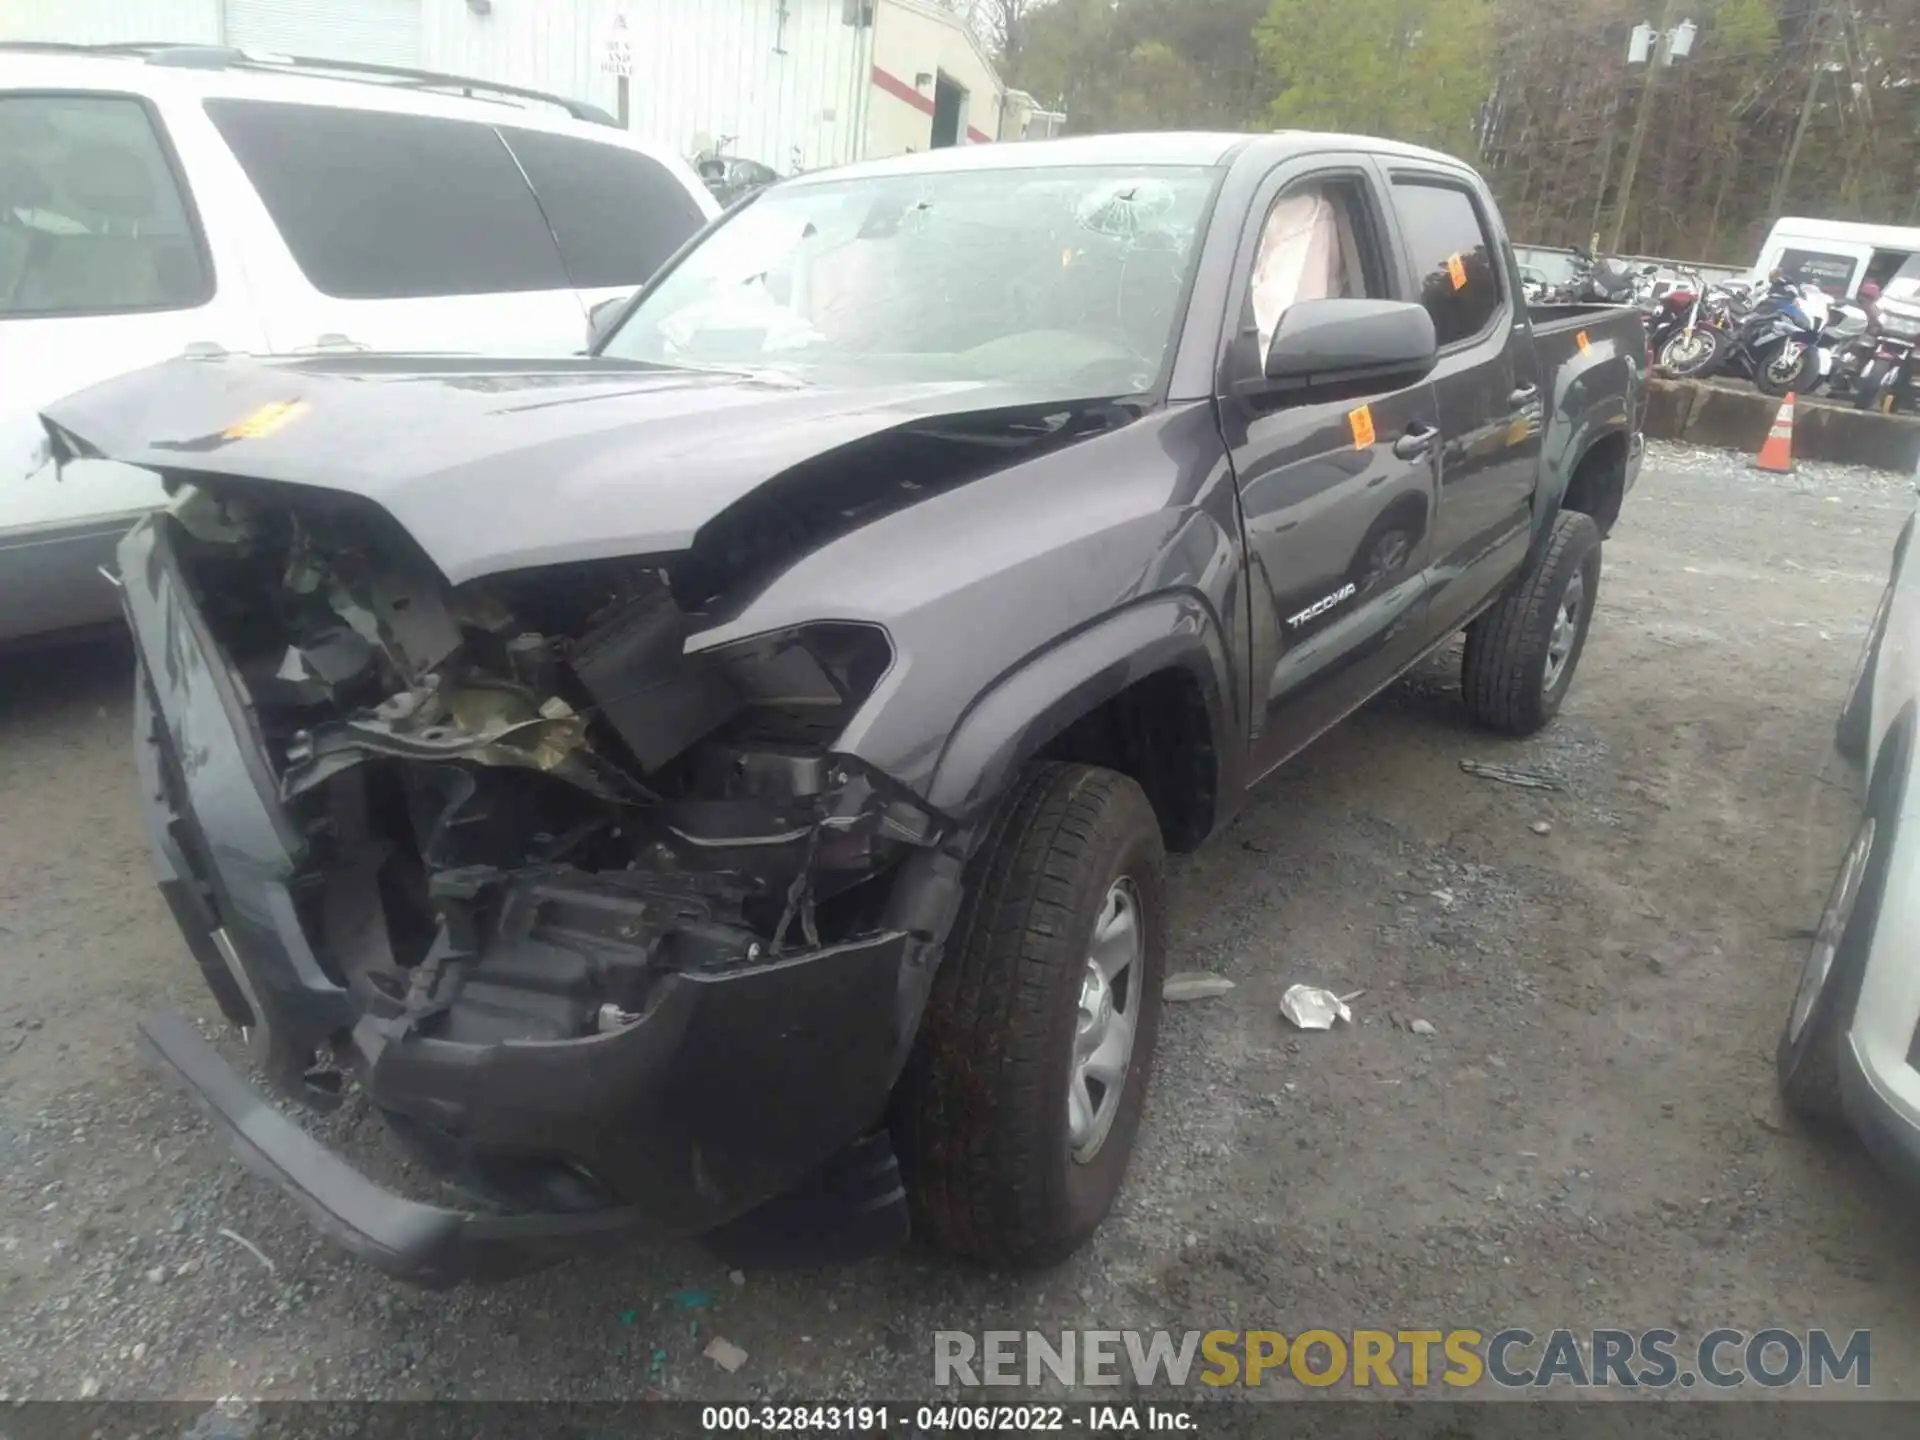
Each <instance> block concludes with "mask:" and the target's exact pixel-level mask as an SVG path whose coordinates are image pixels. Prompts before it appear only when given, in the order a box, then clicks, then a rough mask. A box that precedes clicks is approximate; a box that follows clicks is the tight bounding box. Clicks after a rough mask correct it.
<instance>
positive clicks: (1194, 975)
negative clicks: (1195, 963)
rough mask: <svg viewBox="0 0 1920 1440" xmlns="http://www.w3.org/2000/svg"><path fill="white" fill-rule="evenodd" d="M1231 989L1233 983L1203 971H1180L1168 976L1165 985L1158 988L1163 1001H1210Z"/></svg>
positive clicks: (1224, 977)
mask: <svg viewBox="0 0 1920 1440" xmlns="http://www.w3.org/2000/svg"><path fill="white" fill-rule="evenodd" d="M1231 989H1233V981H1231V980H1229V979H1227V977H1226V976H1224V975H1209V974H1207V972H1206V971H1204V970H1182V971H1181V972H1180V973H1179V974H1178V975H1169V976H1168V977H1167V979H1166V983H1165V984H1163V985H1162V986H1161V987H1160V998H1161V999H1163V1000H1171V1001H1175V1002H1178V1001H1181V1000H1211V999H1213V997H1214V996H1216V995H1224V994H1226V993H1227V992H1228V991H1229V990H1231Z"/></svg>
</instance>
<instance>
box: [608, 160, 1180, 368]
mask: <svg viewBox="0 0 1920 1440" xmlns="http://www.w3.org/2000/svg"><path fill="white" fill-rule="evenodd" d="M1213 182H1214V172H1213V171H1211V170H1209V169H1206V168H1203V167H1197V166H1180V167H1174V166H1108V165H1101V166H1075V167H1049V168H1044V169H1034V170H970V171H953V172H946V173H937V172H936V173H930V174H920V175H893V176H885V177H868V178H849V179H847V180H843V181H821V182H816V183H811V184H806V185H798V186H794V187H792V188H790V189H783V190H774V191H770V192H768V193H767V194H765V195H764V196H762V197H761V198H760V199H759V200H758V201H756V202H755V203H754V204H752V205H751V206H749V207H747V208H746V209H745V210H743V211H741V212H740V214H738V215H737V216H735V217H734V218H733V219H732V220H730V221H728V222H727V223H726V224H725V225H723V226H722V227H721V228H720V229H718V230H716V231H715V232H714V233H713V234H712V235H711V237H709V238H708V239H707V241H706V242H705V243H704V244H702V245H701V246H700V247H699V248H698V249H696V250H695V251H693V253H692V254H690V255H688V256H687V258H686V259H685V260H683V261H682V262H681V264H680V265H679V266H678V268H676V269H675V270H674V271H673V272H672V273H671V274H670V275H668V276H667V277H666V278H665V279H664V280H663V281H662V282H661V283H660V285H659V287H658V288H657V289H656V290H655V291H654V292H653V293H652V294H651V295H649V296H647V298H646V299H645V300H644V301H642V302H641V304H640V305H639V306H638V307H637V308H636V309H635V310H634V312H633V314H632V315H631V316H629V317H628V319H627V322H626V324H625V325H624V326H622V327H621V329H620V330H619V331H618V332H617V333H616V334H614V335H613V336H612V338H611V339H610V340H609V341H608V343H607V345H606V347H605V350H604V353H605V354H607V355H610V356H615V357H618V358H621V359H629V360H643V361H651V362H653V363H656V364H664V365H673V366H685V367H692V368H730V367H741V368H753V369H774V370H779V371H785V372H789V373H791V374H793V375H795V376H797V377H798V378H801V379H817V380H820V381H822V382H827V383H853V384H861V383H880V382H891V381H900V380H932V381H948V380H989V381H1009V382H1014V383H1018V384H1022V385H1024V386H1027V387H1030V388H1032V389H1033V390H1035V391H1036V392H1043V393H1045V394H1046V395H1047V396H1048V397H1049V398H1055V397H1057V398H1063V399H1064V398H1073V397H1080V396H1094V395H1105V394H1128V393H1137V392H1141V391H1146V390H1150V389H1152V388H1153V386H1154V384H1155V382H1156V379H1157V377H1158V375H1159V373H1160V371H1161V369H1162V367H1163V365H1164V363H1165V361H1166V357H1167V351H1168V348H1169V346H1170V345H1171V343H1172V336H1173V327H1174V320H1175V318H1176V315H1177V312H1178V311H1179V308H1180V297H1181V295H1182V293H1183V291H1184V289H1185V284H1186V279H1187V272H1188V269H1189V267H1190V265H1191V262H1192V259H1193V256H1194V252H1195V250H1196V248H1197V245H1198V234H1199V231H1200V228H1201V224H1202V221H1203V220H1204V218H1205V214H1206V208H1207V202H1208V199H1209V197H1210V195H1211V194H1212V189H1213Z"/></svg>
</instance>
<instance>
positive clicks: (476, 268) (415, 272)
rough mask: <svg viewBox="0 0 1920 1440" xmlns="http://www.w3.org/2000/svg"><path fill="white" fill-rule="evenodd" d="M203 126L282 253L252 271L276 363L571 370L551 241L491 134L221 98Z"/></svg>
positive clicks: (570, 339) (570, 308)
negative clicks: (455, 354)
mask: <svg viewBox="0 0 1920 1440" xmlns="http://www.w3.org/2000/svg"><path fill="white" fill-rule="evenodd" d="M206 108H207V114H208V116H209V118H210V119H211V120H212V122H213V125H214V127H215V128H216V129H217V130H218V131H219V133H220V135H221V137H222V138H223V139H224V140H225V142H226V144H227V145H228V146H229V147H230V148H231V149H232V151H233V154H234V156H235V157H236V158H237V159H238V161H239V163H240V167H241V169H242V170H244V171H245V173H246V178H247V180H248V182H249V183H250V185H251V187H252V189H253V191H254V192H256V193H257V195H258V203H259V205H260V206H261V207H263V209H264V212H265V216H266V218H267V220H268V221H269V222H270V225H271V231H272V232H277V235H278V239H279V240H280V241H281V242H283V244H282V245H262V246H260V247H257V248H258V250H259V252H260V253H259V254H257V255H254V254H250V255H249V267H250V270H251V272H252V274H253V278H254V282H255V286H256V288H257V289H258V290H259V291H260V293H261V294H262V296H263V297H271V299H272V302H273V303H272V307H271V310H270V312H269V314H268V316H267V324H268V328H269V332H270V338H271V340H272V345H273V348H274V349H275V350H276V351H291V350H297V349H302V348H305V347H308V346H312V345H315V344H317V343H319V342H320V341H321V339H322V338H323V337H325V336H328V335H337V336H340V337H342V338H344V339H346V340H347V341H349V342H351V343H355V344H359V345H363V346H366V347H368V348H371V349H375V350H453V351H476V352H492V353H496V354H505V353H514V354H523V355H564V354H570V353H572V352H573V351H576V350H578V349H579V348H580V345H581V336H582V330H581V326H582V316H581V310H580V301H579V298H578V296H576V295H575V294H574V291H573V284H572V281H571V280H570V279H569V277H568V275H567V270H566V266H565V265H564V264H563V263H562V262H561V258H560V251H559V248H558V247H557V246H556V244H555V243H554V237H553V232H552V230H551V229H550V228H549V227H548V225H547V220H546V217H545V216H544V215H543V214H542V213H541V210H540V206H539V204H538V203H537V202H536V201H535V199H534V195H533V191H532V190H531V189H530V188H529V187H528V184H527V181H526V178H525V177H524V176H523V175H522V174H521V171H520V166H519V165H518V163H516V161H515V160H514V157H513V154H512V152H511V151H509V150H508V149H507V146H506V142H505V141H503V140H502V139H501V137H500V136H499V135H498V134H497V133H496V132H495V129H494V127H493V126H492V125H490V124H482V123H479V122H476V121H469V120H455V119H448V118H445V117H442V116H433V115H407V114H396V113H393V112H389V111H381V110H354V109H345V108H340V107H335V106H329V105H289V104H282V103H280V102H277V101H265V100H250V99H233V98H225V97H222V98H215V99H210V100H208V101H207V102H206Z"/></svg>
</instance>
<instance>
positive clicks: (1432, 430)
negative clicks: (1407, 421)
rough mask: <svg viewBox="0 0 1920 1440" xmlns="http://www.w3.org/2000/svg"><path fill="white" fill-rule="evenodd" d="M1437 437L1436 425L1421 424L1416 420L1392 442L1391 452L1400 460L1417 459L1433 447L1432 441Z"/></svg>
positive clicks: (1438, 429) (1437, 427)
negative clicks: (1404, 432)
mask: <svg viewBox="0 0 1920 1440" xmlns="http://www.w3.org/2000/svg"><path fill="white" fill-rule="evenodd" d="M1439 438H1440V427H1439V426H1438V425H1422V424H1420V423H1419V422H1418V421H1416V422H1415V423H1413V424H1412V425H1409V426H1408V427H1407V433H1406V434H1404V435H1402V436H1401V437H1400V438H1399V439H1398V440H1396V441H1394V442H1393V453H1394V455H1395V456H1396V457H1397V458H1398V459H1401V460H1418V459H1419V458H1420V457H1421V456H1422V455H1425V454H1426V453H1427V452H1428V451H1429V450H1431V449H1433V442H1434V441H1436V440H1438V439H1439Z"/></svg>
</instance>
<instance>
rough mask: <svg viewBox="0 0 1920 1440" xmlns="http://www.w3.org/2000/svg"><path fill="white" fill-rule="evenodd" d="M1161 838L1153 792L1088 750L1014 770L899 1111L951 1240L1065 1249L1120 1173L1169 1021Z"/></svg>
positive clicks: (934, 1214) (907, 1144) (910, 1179)
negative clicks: (1100, 763) (1078, 760)
mask: <svg viewBox="0 0 1920 1440" xmlns="http://www.w3.org/2000/svg"><path fill="white" fill-rule="evenodd" d="M1165 864H1166V855H1165V851H1164V849H1163V847H1162V843H1161V838H1160V827H1159V824H1158V822H1157V821H1156V819H1155V817H1154V813H1153V807H1152V806H1151V805H1150V804H1149V803H1148V801H1147V797H1146V795H1145V794H1144V793H1142V791H1141V789H1140V787H1139V786H1138V785H1137V784H1135V783H1134V782H1133V781H1132V780H1130V779H1128V778H1127V777H1126V776H1124V775H1120V774H1117V773H1116V772H1114V771H1111V770H1104V769H1099V768H1096V767H1094V766H1089V765H1061V764H1042V765H1036V766H1032V767H1029V768H1028V769H1027V770H1025V771H1023V772H1022V773H1021V775H1020V777H1019V780H1018V781H1017V782H1016V784H1015V786H1014V787H1013V790H1012V793H1011V794H1009V796H1008V797H1007V798H1006V800H1005V801H1004V802H1003V803H1002V804H1001V807H1000V809H999V811H998V812H997V814H996V816H995V818H994V821H993V824H992V827H991V829H990V831H989V833H988V835H987V837H986V839H985V841H984V842H983V844H982V846H981V848H980V850H979V852H978V853H977V854H976V855H975V856H974V858H973V861H972V862H971V864H970V866H969V876H968V891H967V899H966V902H965V904H964V906H963V907H962V909H961V913H960V916H959V918H958V920H957V921H956V922H955V925H954V930H953V936H952V938H951V939H950V940H949V941H948V944H947V953H946V956H945V958H944V960H943V961H942V963H941V966H940V972H939V974H938V975H937V976H936V977H935V979H934V985H933V993H932V995H931V997H930V998H929V999H928V1002H927V1010H926V1014H925V1016H924V1017H923V1018H922V1020H921V1024H920V1034H919V1036H918V1038H917V1040H916V1041H915V1044H914V1051H913V1055H912V1057H911V1058H910V1059H909V1061H908V1063H907V1069H906V1073H905V1074H904V1075H903V1076H902V1078H901V1083H900V1087H899V1090H898V1092H897V1093H896V1095H895V1123H894V1130H895V1135H896V1140H897V1143H898V1148H899V1151H900V1155H901V1159H902V1162H903V1166H904V1169H905V1172H906V1178H907V1188H908V1198H909V1201H910V1202H911V1204H912V1207H913V1216H914V1225H915V1228H916V1229H917V1230H919V1232H920V1233H921V1234H922V1235H924V1236H926V1237H927V1238H928V1239H930V1240H932V1241H933V1242H934V1243H935V1244H936V1245H938V1246H940V1247H941V1248H942V1249H945V1250H948V1251H951V1252H954V1253H956V1254H961V1255H967V1256H971V1257H973V1258H975V1259H980V1260H985V1261H989V1262H992V1263H996V1264H1002V1265H1008V1266H1017V1267H1021V1268H1032V1267H1039V1266H1045V1265H1051V1264H1054V1263H1056V1262H1058V1261H1060V1260H1064V1259H1065V1258H1066V1257H1067V1256H1068V1255H1071V1254H1072V1253H1073V1252H1074V1251H1075V1250H1077V1249H1078V1248H1079V1247H1080V1246H1081V1245H1082V1244H1084V1243H1085V1242H1086V1240H1087V1238H1088V1237H1089V1236H1091V1235H1092V1234H1093V1232H1094V1230H1095V1229H1096V1228H1097V1227H1098V1226H1099V1224H1100V1222H1101V1221H1102V1220H1103V1219H1104V1218H1105V1217H1106V1214H1107V1211H1108V1210H1109V1208H1111V1206H1112V1205H1113V1201H1114V1197H1115V1196H1116V1195H1117V1194H1118V1193H1119V1190H1120V1183H1121V1181H1122V1180H1123V1179H1124V1178H1125V1175H1126V1169H1127V1161H1128V1159H1129V1157H1130V1156H1131V1155H1132V1152H1133V1142H1134V1136H1135V1134H1136V1132H1137V1131H1138V1130H1139V1126H1140V1110H1141V1105H1142V1102H1143V1101H1144V1100H1145V1098H1146V1088H1147V1079H1148V1076H1149V1074H1150V1073H1151V1071H1152V1067H1153V1050H1154V1042H1155V1037H1156V1036H1157V1034H1158V1032H1159V1027H1160V986H1161V979H1162V971H1163V969H1164V965H1165V958H1164V957H1165V948H1166V918H1165V916H1166V910H1165V895H1164V890H1165V880H1164V869H1165Z"/></svg>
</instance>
